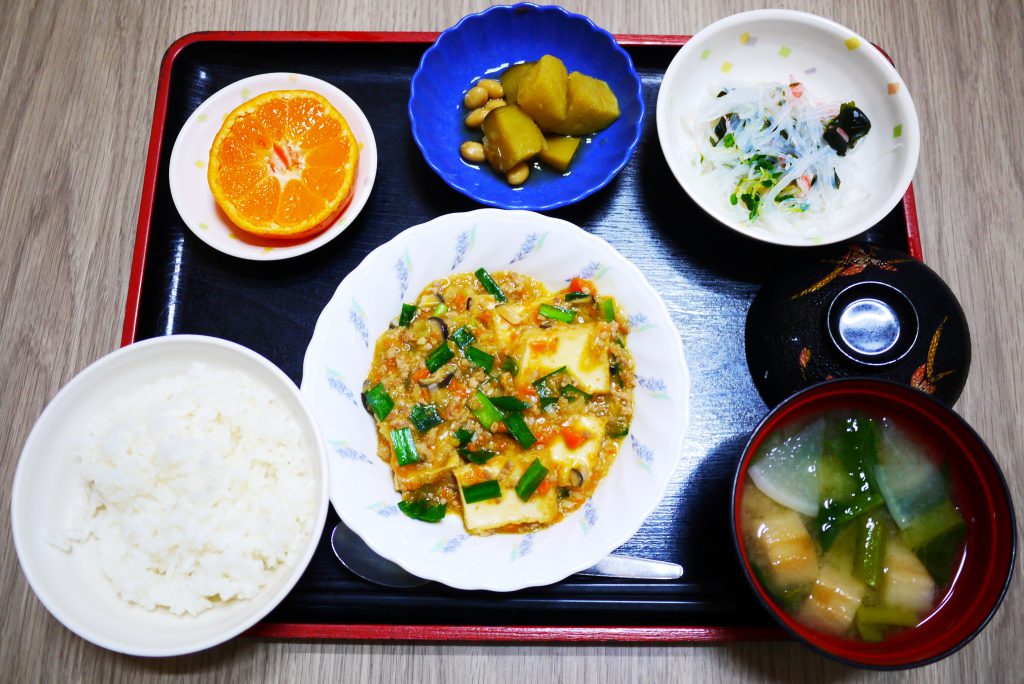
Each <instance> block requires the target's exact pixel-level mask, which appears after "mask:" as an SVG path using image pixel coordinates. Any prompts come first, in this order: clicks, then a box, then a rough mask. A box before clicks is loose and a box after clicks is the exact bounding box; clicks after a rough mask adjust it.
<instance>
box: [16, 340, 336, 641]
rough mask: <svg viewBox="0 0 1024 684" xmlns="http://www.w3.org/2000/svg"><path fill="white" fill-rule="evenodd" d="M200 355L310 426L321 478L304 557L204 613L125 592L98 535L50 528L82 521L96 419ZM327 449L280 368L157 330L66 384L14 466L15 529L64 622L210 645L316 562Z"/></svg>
mask: <svg viewBox="0 0 1024 684" xmlns="http://www.w3.org/2000/svg"><path fill="white" fill-rule="evenodd" d="M196 362H201V363H205V364H207V365H208V366H210V367H213V368H225V369H232V370H240V371H242V372H244V373H246V375H248V376H249V377H251V378H252V379H253V381H254V382H256V383H258V384H260V385H262V386H264V387H266V388H267V389H268V390H269V391H270V392H272V393H273V394H274V396H276V397H277V398H278V399H279V400H280V401H281V403H282V405H283V406H284V407H285V408H286V409H287V410H289V411H290V412H291V413H292V415H294V416H295V419H296V421H297V423H298V425H299V428H300V430H301V431H302V435H303V440H304V442H305V444H306V450H305V451H306V455H307V457H308V458H309V459H310V462H311V472H312V473H313V477H314V480H315V486H314V488H313V489H312V490H311V491H310V492H309V496H310V499H311V500H312V501H313V502H314V511H315V513H314V514H313V521H314V522H313V525H312V526H311V527H312V529H311V530H310V532H309V536H308V538H306V539H303V540H301V543H300V544H299V546H298V550H297V552H296V557H295V559H294V561H293V562H292V563H290V564H289V565H287V566H281V567H280V568H278V570H277V571H276V572H275V574H274V575H273V576H272V577H271V579H270V582H269V584H268V585H267V586H265V587H264V588H263V590H262V591H261V592H260V593H259V594H257V595H256V596H254V597H253V598H252V599H249V600H246V601H231V602H229V603H225V604H221V605H219V606H215V607H213V608H211V609H209V610H207V611H205V612H203V613H200V614H199V615H195V616H190V615H174V614H172V613H170V612H169V611H166V610H159V609H158V610H146V609H144V608H142V607H140V606H137V605H134V604H131V603H128V602H127V601H125V600H123V599H121V598H120V597H119V596H118V594H117V591H116V589H115V588H114V585H113V584H112V583H111V582H110V580H109V579H107V577H106V575H105V574H104V573H103V571H102V570H101V569H100V561H99V550H98V543H97V541H96V539H95V537H93V538H90V539H89V540H87V541H84V542H81V543H76V544H74V545H73V547H72V549H71V551H70V552H65V551H62V550H60V549H58V548H57V547H55V546H52V545H51V544H49V543H47V541H46V540H45V538H46V536H47V533H48V530H50V529H57V530H60V529H66V528H70V527H77V526H78V524H77V522H76V520H75V518H74V516H75V515H76V513H80V512H81V511H80V510H79V506H78V505H77V504H76V502H84V498H85V483H84V482H83V481H82V479H81V476H80V474H79V471H78V469H77V468H76V467H75V462H76V445H77V444H78V443H79V442H80V441H81V435H82V434H85V431H86V429H87V427H88V426H89V425H91V424H94V423H95V422H96V419H97V418H98V417H99V415H100V414H101V413H102V412H103V411H104V409H105V408H106V407H108V406H109V405H110V404H111V402H113V401H114V400H116V399H117V398H118V397H122V396H124V395H125V394H127V393H130V392H132V391H134V390H136V389H138V388H139V386H141V385H144V384H146V383H148V382H152V381H154V380H156V379H157V378H160V377H164V376H168V375H174V374H176V373H183V372H185V371H187V370H188V369H189V368H190V367H191V366H192V364H194V363H196ZM327 469H328V465H327V450H326V448H325V446H324V443H323V436H322V435H321V433H320V430H319V428H318V426H317V423H316V421H315V420H314V419H313V416H312V415H311V413H310V412H309V408H308V406H307V405H306V403H305V401H304V400H303V397H302V395H301V394H300V393H299V390H298V388H297V387H296V386H295V383H293V382H292V381H291V380H290V379H289V378H288V376H287V375H285V374H284V373H283V372H282V371H281V370H280V369H279V368H278V367H277V366H275V365H274V364H273V363H271V362H270V361H268V360H267V359H265V358H264V357H262V356H260V355H259V354H257V353H256V352H254V351H252V350H251V349H247V348H246V347H243V346H241V345H238V344H235V343H234V342H228V341H227V340H222V339H218V338H215V337H205V336H201V335H170V336H167V337H157V338H154V339H150V340H145V341H143V342H138V343H136V344H132V345H129V346H127V347H124V348H122V349H118V350H117V351H115V352H112V353H110V354H108V355H106V356H104V357H103V358H101V359H99V360H97V361H95V362H94V363H93V364H92V365H90V366H89V367H88V368H86V369H85V370H83V371H82V372H81V373H79V374H78V375H76V376H75V377H74V379H72V380H71V381H70V382H69V383H68V384H67V385H65V386H64V387H63V388H62V389H61V390H60V392H58V393H57V396H55V397H54V398H53V400H52V401H51V402H50V403H49V405H48V406H47V407H46V409H45V410H44V411H43V413H42V415H41V416H40V417H39V419H38V420H37V421H36V424H35V427H33V428H32V432H31V433H30V434H29V436H28V440H26V442H25V446H24V448H23V449H22V452H21V458H20V460H19V461H18V467H17V470H16V471H15V473H14V485H13V487H12V491H11V531H12V532H13V536H14V548H15V550H16V551H17V554H18V560H19V561H20V562H21V568H22V570H23V571H24V572H25V577H26V578H27V579H28V582H29V585H30V586H31V587H32V589H33V591H35V593H36V596H38V597H39V600H40V601H41V602H42V603H43V605H44V606H46V608H47V609H48V610H49V611H50V612H51V613H52V614H53V616H54V617H55V618H57V619H58V620H60V621H61V622H62V623H63V624H64V626H66V627H67V628H68V629H70V630H71V631H73V632H75V633H76V634H78V635H79V636H81V637H82V638H83V639H87V640H89V641H91V642H92V643H94V644H97V645H99V646H102V647H104V648H108V649H110V650H112V651H119V652H121V653H128V654H131V655H141V656H173V655H182V654H185V653H192V652H195V651H200V650H203V649H205V648H210V647H211V646H215V645H216V644H219V643H221V642H224V641H227V640H228V639H230V638H232V637H234V636H235V635H237V634H240V633H241V632H243V631H245V630H246V629H248V628H249V627H251V626H252V625H254V624H255V623H256V622H257V621H259V620H260V619H261V618H263V617H264V616H265V615H266V614H267V613H269V612H270V611H271V610H273V609H274V607H276V606H277V605H278V604H279V603H280V602H281V600H282V599H284V597H285V596H286V595H287V594H288V592H289V591H291V589H292V587H294V586H295V583H296V582H297V581H298V580H299V577H301V576H302V573H303V572H304V571H305V569H306V566H307V565H309V561H310V559H311V558H312V557H313V552H314V551H315V550H316V547H317V544H318V543H319V541H320V535H321V534H322V532H323V525H324V521H325V520H326V517H327V506H328V498H327V495H328V492H327V475H328V473H327Z"/></svg>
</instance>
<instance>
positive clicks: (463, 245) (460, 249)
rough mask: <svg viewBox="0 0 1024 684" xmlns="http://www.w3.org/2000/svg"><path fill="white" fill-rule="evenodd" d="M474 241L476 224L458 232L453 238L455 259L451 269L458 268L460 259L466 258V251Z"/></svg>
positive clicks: (471, 246)
mask: <svg viewBox="0 0 1024 684" xmlns="http://www.w3.org/2000/svg"><path fill="white" fill-rule="evenodd" d="M475 242H476V226H473V227H472V228H470V229H469V230H464V231H462V232H461V233H459V237H458V238H456V239H455V261H453V262H452V270H453V271H454V270H455V269H456V268H458V267H459V264H461V263H462V260H463V259H465V258H466V252H468V251H469V250H470V249H472V248H473V244H474V243H475Z"/></svg>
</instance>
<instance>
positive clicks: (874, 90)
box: [657, 9, 921, 246]
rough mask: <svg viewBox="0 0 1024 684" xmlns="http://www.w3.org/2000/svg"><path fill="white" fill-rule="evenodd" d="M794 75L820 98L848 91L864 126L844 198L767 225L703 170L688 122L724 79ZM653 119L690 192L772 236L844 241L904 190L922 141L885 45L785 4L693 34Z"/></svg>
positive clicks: (754, 232) (739, 228) (760, 236)
mask: <svg viewBox="0 0 1024 684" xmlns="http://www.w3.org/2000/svg"><path fill="white" fill-rule="evenodd" d="M791 80H798V81H800V82H802V83H803V84H804V85H805V86H806V87H807V92H808V93H809V94H810V95H811V96H813V97H814V99H816V100H819V101H822V102H834V103H840V102H849V101H851V100H853V101H855V102H856V103H857V106H858V107H860V108H861V109H862V110H863V111H864V113H865V114H867V116H868V118H869V119H870V120H871V132H870V133H869V134H868V135H867V136H865V137H864V138H863V140H861V141H860V142H859V143H857V147H856V149H855V150H854V151H853V152H851V153H850V155H849V156H848V157H847V158H846V159H845V160H844V165H843V169H842V170H840V172H839V173H840V175H841V176H843V178H844V179H845V178H850V179H851V182H850V183H849V184H846V188H847V190H846V193H847V197H848V199H847V200H846V201H845V202H844V203H843V205H842V206H833V208H832V209H830V210H829V211H828V212H827V213H823V214H822V215H821V218H820V219H816V220H814V221H813V222H810V221H809V222H807V223H806V224H805V225H802V226H801V227H800V229H799V230H796V229H794V230H792V231H783V230H771V229H769V228H767V227H765V226H763V225H762V224H761V223H760V222H757V223H753V224H752V223H750V222H749V221H748V220H746V212H745V211H744V210H743V208H742V205H738V207H739V208H737V207H734V206H730V202H729V195H730V193H731V192H732V191H733V188H729V187H723V186H722V185H721V183H716V182H715V181H714V177H713V176H710V175H707V174H702V173H701V165H700V163H699V151H698V146H697V140H696V138H695V129H694V128H693V127H692V126H690V125H688V123H689V122H690V121H691V120H692V116H693V112H694V111H695V110H696V109H697V107H698V106H700V104H701V103H702V102H704V101H706V100H707V99H708V98H710V97H711V95H712V94H713V93H714V92H716V91H717V90H718V89H719V88H721V87H723V86H724V85H727V84H739V83H750V84H754V83H789V82H790V81H791ZM657 123H658V139H659V141H660V143H661V149H662V151H663V152H664V154H665V160H666V161H667V162H668V165H669V168H670V169H671V170H672V173H673V175H674V176H675V177H676V180H677V181H679V184H680V185H681V186H682V187H683V189H684V190H686V192H687V194H688V195H689V196H690V198H691V199H693V201H694V202H696V203H697V204H698V205H699V206H700V207H701V208H702V209H703V210H704V211H706V212H707V213H708V214H710V215H711V216H712V217H714V218H715V219H717V220H718V221H720V222H721V223H723V224H725V225H726V226H728V227H729V228H732V229H733V230H735V231H736V232H738V233H742V234H743V235H746V236H748V237H752V238H755V239H757V240H762V241H764V242H770V243H774V244H779V245H791V246H815V245H823V244H830V243H834V242H841V241H843V240H846V239H848V238H851V237H853V236H855V235H858V234H860V233H863V232H864V231H865V230H868V229H869V228H871V227H872V226H874V225H875V224H876V223H878V222H879V221H881V220H882V219H884V218H885V216H886V214H888V213H889V212H890V211H892V209H893V208H894V207H895V206H896V205H897V204H899V202H900V200H901V199H903V194H904V193H905V192H906V191H907V188H908V187H909V185H910V180H911V178H913V176H914V170H915V169H916V168H917V159H918V153H919V151H920V147H921V134H920V128H919V125H918V119H917V111H916V110H915V109H914V102H913V100H912V99H911V97H910V92H909V91H908V90H907V85H906V83H904V82H903V79H902V78H900V75H899V74H898V73H896V69H894V68H893V66H892V64H891V63H890V62H889V60H888V59H887V58H886V57H885V55H883V54H882V53H881V51H879V50H878V49H877V48H876V47H875V46H873V45H872V44H871V43H870V42H869V41H868V40H867V39H866V38H864V37H863V36H859V35H857V34H856V33H854V32H853V31H851V30H850V29H848V28H846V27H845V26H841V25H839V24H837V23H835V22H834V21H831V20H829V19H825V18H824V17H819V16H816V15H813V14H807V13H805V12H794V11H792V10H781V9H767V10H755V11H752V12H742V13H740V14H734V15H732V16H730V17H726V18H724V19H720V20H719V21H716V22H715V23H713V24H711V25H710V26H707V27H705V28H704V29H702V30H701V31H699V32H698V33H697V34H696V35H694V36H693V38H691V39H690V40H689V42H687V43H686V45H684V46H683V47H682V48H681V49H680V50H679V53H678V54H677V55H676V56H675V58H674V59H673V60H672V63H671V64H669V66H668V69H667V70H666V71H665V78H664V79H663V80H662V82H661V89H660V90H659V91H658V106H657ZM851 191H855V192H856V194H855V195H853V194H851Z"/></svg>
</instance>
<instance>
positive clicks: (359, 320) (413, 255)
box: [302, 209, 690, 591]
mask: <svg viewBox="0 0 1024 684" xmlns="http://www.w3.org/2000/svg"><path fill="white" fill-rule="evenodd" d="M481 266H482V267H484V268H486V269H487V270H489V271H491V272H495V271H501V270H513V271H516V272H519V273H522V274H524V275H528V276H531V277H533V278H536V279H538V280H540V281H542V282H544V283H545V284H546V285H547V286H549V287H552V288H561V287H564V286H565V284H566V283H568V282H569V281H570V280H571V279H572V278H573V277H574V276H581V277H586V278H590V279H592V280H594V281H595V282H596V283H597V285H598V287H599V288H600V289H601V291H602V292H607V293H609V294H611V295H614V296H615V298H616V299H617V301H618V303H619V305H620V306H621V308H622V310H623V311H625V312H626V313H627V315H628V316H629V320H630V321H631V323H632V332H631V333H630V335H629V340H628V344H629V348H630V350H631V351H632V353H633V356H634V358H635V360H636V372H637V379H638V385H639V386H638V387H637V390H636V405H635V412H634V418H633V424H632V425H631V427H630V434H629V437H627V438H626V440H625V441H624V443H623V446H622V450H621V452H620V453H619V456H618V458H617V460H616V461H615V464H614V466H613V467H612V469H611V471H610V472H609V474H608V476H607V477H606V478H605V480H604V481H603V482H602V483H601V485H600V486H599V487H598V490H597V492H596V493H595V495H594V496H593V497H592V498H591V500H590V501H589V502H587V503H586V504H585V505H584V506H583V507H582V508H581V509H579V510H577V511H576V512H575V513H573V514H572V515H570V516H569V517H568V518H566V519H565V520H563V521H562V522H560V523H558V524H557V525H554V526H552V527H549V528H546V529H543V530H541V531H539V532H534V533H531V534H526V535H519V534H498V535H493V536H489V537H479V536H471V535H467V534H466V531H465V528H464V527H463V523H462V520H461V519H460V518H459V517H458V516H455V515H450V516H448V517H446V518H445V519H444V520H443V521H442V522H441V523H438V524H429V523H423V522H418V521H415V520H411V519H409V518H407V517H406V516H404V515H402V513H401V512H400V511H399V510H398V507H397V503H398V501H399V495H398V493H397V492H396V491H395V489H394V485H393V481H392V477H391V470H390V468H389V467H388V465H387V464H386V463H384V462H383V461H381V460H380V458H378V456H377V453H376V452H377V433H376V430H375V427H374V423H373V419H372V418H371V417H370V416H369V415H368V414H367V413H366V411H365V410H364V409H363V407H362V405H361V403H360V400H359V396H358V395H359V391H360V388H361V387H362V384H363V380H364V379H365V378H366V376H367V373H368V372H369V369H370V362H371V359H372V355H373V349H374V345H375V341H376V339H377V337H378V335H380V334H381V333H382V332H383V331H384V330H386V329H387V327H388V324H389V322H391V321H392V320H393V319H395V317H396V316H397V314H398V312H399V310H400V309H401V305H402V303H403V302H405V301H409V300H411V299H412V298H413V297H415V296H416V295H417V294H418V293H419V291H420V290H421V289H422V288H423V287H425V286H426V285H427V284H428V283H430V282H431V281H433V280H435V279H437V278H440V277H443V276H448V275H450V274H453V273H463V272H470V271H475V270H476V269H478V268H480V267H481ZM689 389H690V379H689V374H688V372H687V369H686V361H685V359H684V357H683V348H682V344H681V343H680V341H679V335H678V333H677V332H676V328H675V325H674V324H673V323H672V320H671V318H669V315H668V311H667V309H666V308H665V304H664V303H663V302H662V300H661V298H660V297H659V296H658V295H657V293H656V292H655V291H654V290H653V289H652V288H651V286H650V284H649V283H648V282H647V280H646V279H645V278H644V276H643V275H642V274H641V273H640V271H639V270H637V268H636V267H635V266H634V265H633V264H631V263H630V262H629V261H627V260H626V259H625V258H624V257H623V256H621V255H620V254H619V253H618V252H616V251H615V249H613V248H612V247H611V246H610V245H609V244H608V243H607V242H605V241H604V240H601V239H600V238H597V237H594V236H593V235H590V234H589V233H587V232H585V231H583V230H581V229H580V228H578V227H576V226H574V225H573V224H571V223H568V222H566V221H561V220H558V219H554V218H549V217H547V216H542V215H540V214H534V213H531V212H525V211H499V210H496V209H481V210H478V211H472V212H468V213H464V214H449V215H446V216H441V217H439V218H437V219H434V220H433V221H430V222H428V223H424V224H422V225H419V226H415V227H413V228H410V229H408V230H406V231H404V232H403V233H401V234H399V235H398V236H397V237H396V238H394V239H393V240H391V241H390V242H388V243H387V244H385V245H382V246H381V247H379V248H377V249H376V250H374V251H373V252H372V253H371V254H370V255H369V256H367V257H366V259H364V260H363V263H362V264H360V265H359V266H358V267H357V268H356V269H355V270H353V271H352V272H351V273H350V274H349V275H348V276H347V277H346V278H345V279H344V280H343V281H342V283H341V285H340V286H339V287H338V290H337V292H336V293H335V295H334V297H333V298H332V299H331V301H330V302H329V303H328V305H327V306H326V307H325V308H324V310H323V313H322V314H321V315H320V320H319V321H317V325H316V330H315V331H314V333H313V339H312V341H311V342H310V344H309V348H308V349H307V351H306V358H305V364H304V367H303V375H302V392H303V394H304V395H305V396H306V399H307V402H308V403H309V404H310V406H311V407H312V409H313V413H314V415H315V416H316V418H317V420H318V421H319V423H320V426H321V430H322V431H323V433H324V436H325V438H326V439H327V441H328V443H329V445H330V448H331V451H333V453H332V454H331V455H330V461H329V462H330V474H331V484H330V490H331V502H332V503H333V504H334V508H335V510H336V511H337V512H338V515H339V516H340V517H341V519H342V520H343V521H344V522H345V524H346V525H348V526H349V527H350V528H351V529H352V530H354V531H355V532H356V533H357V534H358V535H359V536H360V537H362V538H363V540H364V541H365V542H366V543H367V544H368V545H369V546H370V547H371V548H372V549H373V550H374V551H376V552H377V553H379V554H380V555H382V556H384V557H385V558H388V559H389V560H391V561H394V562H395V563H397V564H398V565H400V566H402V567H403V568H405V569H406V570H407V571H409V572H411V573H413V574H414V575H418V576H419V577H423V578H424V579H430V580H436V581H438V582H442V583H444V584H447V585H448V586H451V587H455V588H459V589H487V590H490V591H512V590H516V589H522V588H525V587H531V586H538V585H545V584H551V583H553V582H557V581H559V580H562V579H564V578H565V577H568V576H569V575H571V574H573V573H575V572H578V571H580V570H584V569H585V568H587V567H590V566H591V565H593V564H594V563H596V562H597V561H599V560H600V559H601V558H603V557H604V556H606V555H607V554H609V553H611V552H612V551H614V550H615V549H616V548H618V547H619V546H620V545H622V544H623V543H624V542H625V541H626V540H628V539H629V538H630V537H631V536H633V534H634V533H635V532H636V531H637V530H638V529H639V528H640V526H641V525H642V524H643V522H644V520H645V519H646V518H647V516H648V515H649V514H650V513H651V511H652V510H653V509H654V508H655V507H656V506H657V505H658V502H659V501H660V500H661V497H662V495H663V493H664V491H665V487H666V486H667V484H668V482H669V479H670V478H671V477H672V474H673V472H674V471H675V469H676V465H677V463H678V461H679V458H680V454H681V452H682V447H683V437H684V434H685V432H686V425H687V422H688V418H689V412H688V409H689V404H688V396H689Z"/></svg>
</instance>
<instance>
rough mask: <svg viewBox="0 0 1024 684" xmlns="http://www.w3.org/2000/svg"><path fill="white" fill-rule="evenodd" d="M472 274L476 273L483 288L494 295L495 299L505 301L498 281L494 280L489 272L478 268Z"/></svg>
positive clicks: (505, 298)
mask: <svg viewBox="0 0 1024 684" xmlns="http://www.w3.org/2000/svg"><path fill="white" fill-rule="evenodd" d="M474 275H476V279H477V280H479V281H480V284H481V285H483V286H484V289H485V290H487V291H488V292H489V293H490V294H492V295H494V298H495V299H497V300H498V301H499V302H504V301H507V297H505V293H504V292H502V291H501V288H500V287H498V283H496V282H494V278H492V277H491V274H490V273H488V272H487V270H486V269H483V268H478V269H477V270H476V273H475V274H474Z"/></svg>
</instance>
